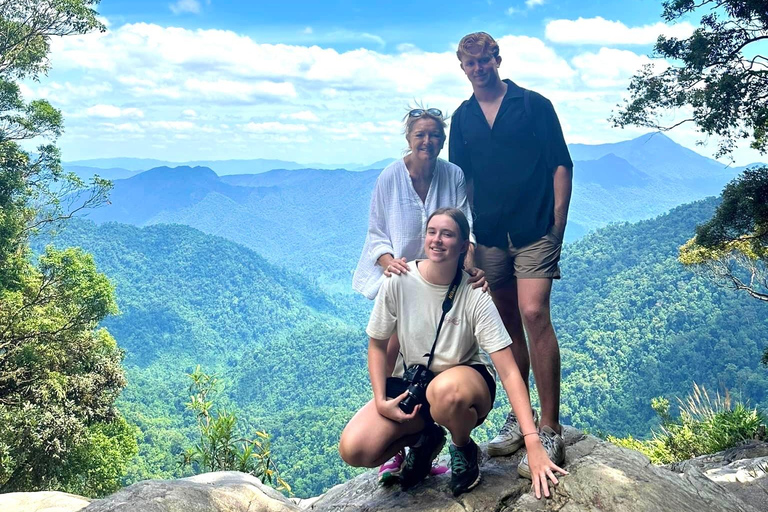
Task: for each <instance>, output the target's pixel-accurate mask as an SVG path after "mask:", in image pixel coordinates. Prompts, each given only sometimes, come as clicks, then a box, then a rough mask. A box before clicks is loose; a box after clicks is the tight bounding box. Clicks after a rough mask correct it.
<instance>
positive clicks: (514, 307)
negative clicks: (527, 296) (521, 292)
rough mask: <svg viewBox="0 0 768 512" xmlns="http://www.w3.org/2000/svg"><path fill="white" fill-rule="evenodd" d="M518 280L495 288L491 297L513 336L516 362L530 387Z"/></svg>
mask: <svg viewBox="0 0 768 512" xmlns="http://www.w3.org/2000/svg"><path fill="white" fill-rule="evenodd" d="M516 283H517V280H516V279H512V281H510V282H509V283H508V284H505V285H504V286H503V287H501V288H498V289H496V290H493V291H492V292H491V297H493V303H494V304H495V305H496V309H498V310H499V315H501V320H502V322H504V327H506V329H507V333H509V337H510V338H512V354H513V355H514V356H515V362H516V363H517V367H518V368H519V369H520V375H522V377H523V382H525V386H526V387H528V386H529V384H528V375H529V373H530V360H529V356H528V346H527V345H526V343H525V332H524V331H523V321H522V319H521V317H520V308H519V306H518V291H517V285H516Z"/></svg>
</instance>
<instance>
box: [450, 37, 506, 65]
mask: <svg viewBox="0 0 768 512" xmlns="http://www.w3.org/2000/svg"><path fill="white" fill-rule="evenodd" d="M486 54H490V55H491V56H493V58H494V59H495V58H498V56H499V43H497V42H496V40H495V39H494V38H492V37H491V36H490V35H488V34H487V33H486V32H473V33H472V34H467V35H466V36H464V37H462V38H461V41H459V49H458V50H456V56H457V57H458V58H459V60H461V59H462V58H463V57H475V58H477V57H482V56H483V55H486Z"/></svg>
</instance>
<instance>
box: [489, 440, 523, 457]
mask: <svg viewBox="0 0 768 512" xmlns="http://www.w3.org/2000/svg"><path fill="white" fill-rule="evenodd" d="M523 443H524V440H523V439H521V440H519V441H518V442H516V443H504V444H502V443H495V444H489V445H488V456H490V457H503V456H505V455H512V454H513V453H515V452H516V451H517V450H519V449H520V448H521V447H522V446H523Z"/></svg>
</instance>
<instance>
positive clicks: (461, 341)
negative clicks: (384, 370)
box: [366, 260, 512, 377]
mask: <svg viewBox="0 0 768 512" xmlns="http://www.w3.org/2000/svg"><path fill="white" fill-rule="evenodd" d="M419 261H423V260H416V261H411V262H409V263H408V267H409V269H410V271H409V272H408V273H406V274H402V275H393V276H392V277H391V278H389V279H385V280H384V282H383V283H382V285H381V288H380V289H379V294H378V295H377V296H376V302H375V304H374V306H373V311H372V312H371V317H370V320H369V321H368V327H367V329H366V333H367V334H368V336H370V337H371V338H375V339H379V340H386V339H389V337H390V336H391V335H392V334H393V333H394V332H395V331H397V336H398V338H399V339H400V356H399V357H398V358H397V364H396V366H395V371H394V372H393V375H394V376H395V377H401V376H402V375H403V362H405V366H410V365H412V364H423V365H426V364H427V360H428V359H429V352H430V350H431V349H432V343H433V342H434V340H435V333H436V332H437V324H438V323H439V322H440V316H441V315H442V313H443V309H442V307H443V300H444V299H445V294H446V293H447V292H448V288H449V285H435V284H431V283H429V282H427V281H426V280H425V279H424V278H423V277H422V276H421V273H420V271H419V268H418V266H417V263H418V262H419ZM462 274H463V275H462V278H461V284H460V285H459V289H458V291H457V292H456V298H455V299H454V301H453V307H452V308H451V310H450V311H449V312H448V314H447V315H446V316H445V320H444V321H443V327H442V328H441V330H440V338H439V339H438V340H437V346H436V347H435V357H434V359H433V360H432V365H431V366H430V368H429V369H430V370H432V371H433V372H435V373H440V372H442V371H444V370H447V369H449V368H453V367H454V366H458V365H461V364H484V365H486V366H487V367H488V369H489V371H490V372H491V375H496V373H495V371H494V369H493V366H492V364H491V361H490V358H489V357H488V355H487V354H485V353H483V352H482V351H481V349H482V350H484V351H485V352H488V353H491V352H496V351H497V350H501V349H503V348H505V347H507V346H509V345H510V344H511V343H512V340H511V339H510V337H509V334H507V330H506V329H505V328H504V323H503V322H502V321H501V317H500V316H499V312H498V310H497V309H496V306H495V305H494V304H493V301H492V300H491V296H490V295H489V294H488V293H483V291H482V289H480V288H472V287H471V286H470V285H468V284H467V279H468V278H469V275H468V274H467V273H465V272H462Z"/></svg>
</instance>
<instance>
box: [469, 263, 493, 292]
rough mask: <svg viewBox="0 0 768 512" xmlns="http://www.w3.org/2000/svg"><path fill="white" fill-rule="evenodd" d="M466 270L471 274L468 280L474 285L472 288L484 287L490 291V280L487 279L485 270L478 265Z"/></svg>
mask: <svg viewBox="0 0 768 512" xmlns="http://www.w3.org/2000/svg"><path fill="white" fill-rule="evenodd" d="M464 270H465V271H466V272H467V274H469V279H467V282H468V283H469V284H471V285H472V288H480V287H482V288H483V291H484V292H487V291H488V281H486V280H485V271H484V270H482V269H479V268H477V267H472V268H467V267H464Z"/></svg>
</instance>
